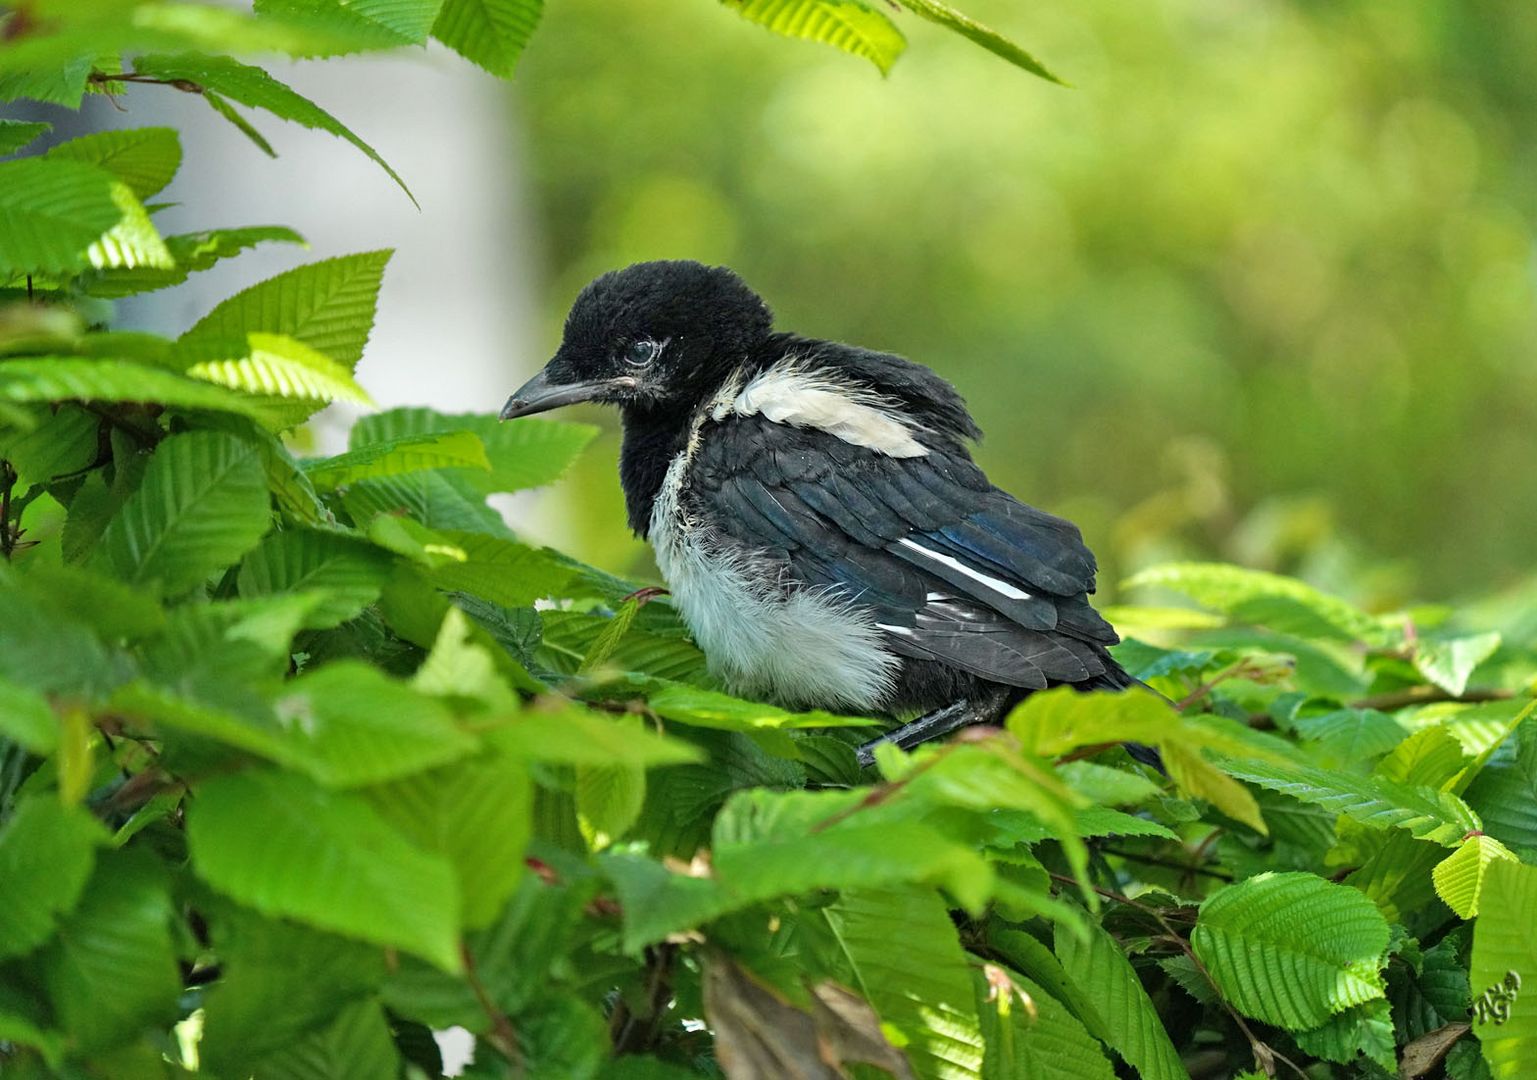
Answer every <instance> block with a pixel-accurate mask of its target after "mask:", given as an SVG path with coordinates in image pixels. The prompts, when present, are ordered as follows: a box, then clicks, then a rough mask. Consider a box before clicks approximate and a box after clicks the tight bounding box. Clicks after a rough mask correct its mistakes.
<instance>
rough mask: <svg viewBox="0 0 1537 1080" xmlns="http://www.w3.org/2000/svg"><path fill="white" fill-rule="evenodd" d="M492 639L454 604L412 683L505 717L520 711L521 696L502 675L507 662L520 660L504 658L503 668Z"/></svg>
mask: <svg viewBox="0 0 1537 1080" xmlns="http://www.w3.org/2000/svg"><path fill="white" fill-rule="evenodd" d="M489 639H490V634H489V633H487V632H486V631H485V630H484V629H482V628H480V627H478V626H477V625H476V624H475V623H474V622H472V621H471V620H470V617H469V616H468V615H466V614H465V613H464V612H463V611H461V610H459V609H458V608H457V607H450V608H449V609H448V611H447V613H446V614H445V615H444V617H443V623H442V625H441V626H439V627H438V633H437V637H436V638H434V639H433V642H432V651H431V652H430V653H428V654H427V659H426V660H424V661H422V665H421V666H420V667H419V668H417V669H416V674H415V675H413V676H411V686H412V687H413V688H414V689H416V690H419V691H420V692H422V693H424V694H434V695H436V696H438V697H446V698H452V699H457V700H460V701H463V700H465V699H469V700H473V701H475V702H477V703H479V704H480V705H481V706H482V707H483V708H484V709H485V710H488V711H490V712H493V713H496V714H500V715H501V716H504V717H505V716H510V715H511V714H513V713H515V712H517V711H519V703H518V699H517V697H516V696H515V695H514V694H513V692H512V690H511V689H510V688H509V687H508V685H507V680H506V679H504V678H503V677H502V671H503V670H504V667H505V664H507V663H513V664H515V663H516V661H515V660H512V659H511V658H508V657H504V658H502V660H503V665H502V666H501V667H499V666H498V657H497V655H496V652H495V649H494V646H493V644H492V642H491V640H489ZM525 677H526V676H525Z"/></svg>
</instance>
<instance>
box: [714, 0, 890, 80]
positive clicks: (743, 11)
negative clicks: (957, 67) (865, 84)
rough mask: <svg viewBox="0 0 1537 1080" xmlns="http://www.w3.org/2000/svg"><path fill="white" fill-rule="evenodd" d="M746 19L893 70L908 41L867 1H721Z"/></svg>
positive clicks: (884, 68) (885, 69) (789, 35)
mask: <svg viewBox="0 0 1537 1080" xmlns="http://www.w3.org/2000/svg"><path fill="white" fill-rule="evenodd" d="M721 2H722V3H724V4H725V5H726V7H728V8H731V9H732V10H733V11H735V12H736V13H737V14H738V15H740V16H742V18H744V19H747V20H748V21H750V22H755V23H757V24H759V25H760V26H765V27H767V28H768V29H770V30H772V31H774V32H775V33H776V34H783V35H784V36H785V37H797V38H805V39H806V40H807V41H820V42H823V43H824V44H827V45H831V46H833V47H834V48H837V49H842V50H843V51H844V52H846V53H851V54H852V55H854V56H862V57H864V58H865V59H866V60H869V61H870V62H871V63H873V64H874V65H875V66H876V67H877V68H879V69H880V72H881V74H883V75H885V74H888V73H889V72H890V71H891V65H892V64H894V63H896V59H897V57H898V56H900V55H901V54H902V50H903V49H904V48H906V47H907V39H906V38H904V37H903V36H902V31H900V30H898V29H897V28H896V24H894V23H893V22H892V21H891V19H890V18H888V17H887V15H886V14H885V12H883V11H881V10H880V9H879V8H877V7H875V6H874V5H873V4H869V3H866V2H865V0H721Z"/></svg>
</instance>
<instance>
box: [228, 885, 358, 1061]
mask: <svg viewBox="0 0 1537 1080" xmlns="http://www.w3.org/2000/svg"><path fill="white" fill-rule="evenodd" d="M209 915H210V920H209V921H210V923H211V932H212V937H213V947H214V948H215V950H217V954H218V956H219V959H220V961H221V964H222V966H223V968H224V972H223V975H222V977H221V978H220V979H219V981H218V983H217V984H216V985H215V986H214V987H213V989H212V990H211V992H210V993H209V995H208V997H207V999H206V1002H205V1005H204V1009H205V1022H204V1027H203V1037H202V1039H201V1041H200V1042H199V1043H198V1055H199V1059H200V1063H201V1066H202V1068H203V1069H205V1070H207V1071H208V1072H210V1073H212V1074H213V1075H216V1076H227V1075H248V1074H249V1070H250V1067H251V1064H252V1063H253V1062H256V1061H260V1060H262V1059H264V1058H266V1057H267V1056H268V1055H269V1054H271V1053H273V1052H274V1051H280V1050H282V1049H283V1048H285V1047H286V1046H288V1045H290V1044H292V1043H294V1042H296V1041H298V1040H299V1039H301V1038H302V1037H303V1036H305V1035H306V1034H308V1033H309V1032H312V1031H315V1030H318V1029H322V1028H324V1027H325V1026H326V1024H327V1022H329V1021H330V1020H331V1019H332V1018H333V1017H335V1016H336V1013H337V1010H338V1009H339V1008H342V1007H344V1006H345V1005H346V1004H347V1003H349V1002H352V1001H356V1000H357V999H358V998H360V997H363V996H364V995H366V994H368V993H369V992H370V991H371V990H373V989H374V988H376V987H377V986H378V985H379V983H380V982H382V981H383V979H384V974H385V958H384V951H383V950H382V949H378V948H375V947H373V946H369V945H363V944H361V943H359V942H355V941H349V940H347V939H346V938H341V937H337V936H336V935H334V934H325V933H321V932H320V931H318V930H312V929H310V928H309V927H307V926H299V925H297V924H294V923H290V922H283V921H279V920H275V919H265V918H262V917H260V916H258V915H255V914H253V913H251V912H249V911H247V910H244V909H240V908H235V907H234V906H232V905H231V906H229V908H228V910H227V911H219V910H218V909H215V910H214V911H212V912H211V913H209Z"/></svg>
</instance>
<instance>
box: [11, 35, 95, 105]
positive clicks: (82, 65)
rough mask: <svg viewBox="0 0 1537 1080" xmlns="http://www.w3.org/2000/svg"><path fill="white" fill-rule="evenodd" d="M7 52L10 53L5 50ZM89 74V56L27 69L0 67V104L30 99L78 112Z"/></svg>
mask: <svg viewBox="0 0 1537 1080" xmlns="http://www.w3.org/2000/svg"><path fill="white" fill-rule="evenodd" d="M8 51H10V50H8ZM90 74H91V57H89V56H75V57H71V58H70V59H69V60H68V61H67V62H66V63H64V64H53V65H48V64H44V65H42V66H40V67H29V66H27V65H24V64H20V63H14V62H13V63H12V64H7V65H5V66H4V67H3V68H0V101H16V100H18V99H20V98H29V99H31V100H32V101H46V102H50V103H52V104H54V105H63V106H64V107H65V108H67V109H78V108H79V107H80V100H81V98H83V97H84V96H85V83H86V79H87V78H89V77H90Z"/></svg>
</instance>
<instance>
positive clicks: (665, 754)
mask: <svg viewBox="0 0 1537 1080" xmlns="http://www.w3.org/2000/svg"><path fill="white" fill-rule="evenodd" d="M485 739H486V741H487V742H488V743H490V744H492V745H493V746H495V747H497V748H498V749H499V750H502V751H504V752H506V753H509V754H513V755H516V756H518V757H523V758H527V759H529V760H531V761H548V762H552V763H557V764H562V765H599V766H601V765H623V764H632V765H639V766H645V767H647V768H653V767H656V766H660V765H684V764H688V763H690V762H697V761H702V760H703V759H704V753H703V752H702V751H701V750H699V748H698V747H695V746H692V745H690V744H689V743H686V742H683V741H682V740H679V739H672V738H667V737H666V736H662V735H657V734H654V733H652V732H650V731H647V730H645V729H644V728H638V727H634V726H632V725H627V724H622V723H619V722H618V721H616V720H614V719H612V718H610V717H607V716H604V715H603V714H601V713H597V712H592V711H589V710H588V709H586V708H585V707H583V706H581V705H577V704H574V703H573V704H570V705H568V706H565V707H564V708H561V709H559V711H554V712H550V711H544V710H542V709H540V708H539V707H538V705H537V703H536V705H535V707H533V708H530V709H528V710H526V711H524V712H523V713H521V714H520V715H518V716H517V717H515V718H513V719H510V720H508V721H507V722H506V723H504V724H501V725H499V726H497V727H495V728H492V729H491V730H489V731H487V732H486V733H485Z"/></svg>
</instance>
